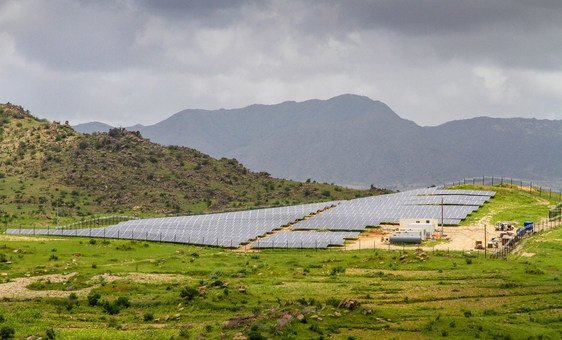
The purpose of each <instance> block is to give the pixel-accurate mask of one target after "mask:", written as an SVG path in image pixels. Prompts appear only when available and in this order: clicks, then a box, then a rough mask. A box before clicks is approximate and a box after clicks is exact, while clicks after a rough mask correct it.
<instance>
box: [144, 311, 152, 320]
mask: <svg viewBox="0 0 562 340" xmlns="http://www.w3.org/2000/svg"><path fill="white" fill-rule="evenodd" d="M152 320H154V314H152V313H150V312H146V313H144V321H152Z"/></svg>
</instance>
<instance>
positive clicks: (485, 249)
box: [484, 223, 488, 258]
mask: <svg viewBox="0 0 562 340" xmlns="http://www.w3.org/2000/svg"><path fill="white" fill-rule="evenodd" d="M487 252H488V239H487V235H486V223H484V258H486V254H487Z"/></svg>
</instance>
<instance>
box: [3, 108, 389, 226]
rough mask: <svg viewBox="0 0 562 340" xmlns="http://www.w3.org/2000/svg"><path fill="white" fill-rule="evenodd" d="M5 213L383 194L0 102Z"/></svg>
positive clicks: (12, 217)
mask: <svg viewBox="0 0 562 340" xmlns="http://www.w3.org/2000/svg"><path fill="white" fill-rule="evenodd" d="M0 123H1V126H0V165H1V167H0V169H1V170H0V204H1V205H0V209H1V211H0V216H2V220H3V222H4V224H6V225H7V224H10V225H12V226H17V225H21V224H24V225H25V224H29V223H34V222H40V223H41V224H52V223H56V222H61V221H56V220H55V218H56V211H58V216H59V217H62V218H63V221H62V222H65V221H66V222H68V221H72V220H76V219H80V218H84V217H86V216H89V215H92V214H100V213H126V214H135V215H143V216H146V215H158V214H160V215H162V214H188V213H200V212H206V211H220V210H226V209H242V208H252V207H257V206H271V205H285V204H296V203H303V202H313V201H327V200H334V199H347V198H352V197H357V196H365V195H372V194H377V193H381V192H385V191H384V190H378V189H373V190H369V191H367V190H362V191H359V190H352V189H347V188H342V187H338V186H333V185H328V184H320V183H299V182H294V181H289V180H280V179H275V178H272V177H271V176H270V175H269V174H267V173H264V172H260V173H255V172H251V171H249V170H247V169H246V168H245V167H244V166H243V165H242V164H240V163H239V162H238V161H237V160H235V159H226V158H222V159H214V158H212V157H210V156H208V155H205V154H203V153H201V152H199V151H196V150H194V149H189V148H186V147H177V146H170V147H164V146H161V145H158V144H154V143H151V142H150V141H148V140H146V139H145V138H143V137H142V136H141V135H140V134H139V133H137V132H129V131H126V130H125V129H111V130H110V131H109V132H108V133H95V134H81V133H79V132H76V131H75V130H73V129H72V128H71V127H70V126H68V125H65V124H60V123H57V122H53V123H50V122H47V121H44V120H40V119H37V118H36V117H34V116H32V115H30V114H29V112H26V111H24V110H23V109H22V108H21V107H19V106H15V105H11V104H5V105H0Z"/></svg>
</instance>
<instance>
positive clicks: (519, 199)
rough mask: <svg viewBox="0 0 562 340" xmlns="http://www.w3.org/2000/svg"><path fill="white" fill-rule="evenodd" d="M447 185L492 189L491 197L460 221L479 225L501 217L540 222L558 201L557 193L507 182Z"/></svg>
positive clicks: (521, 221) (456, 187)
mask: <svg viewBox="0 0 562 340" xmlns="http://www.w3.org/2000/svg"><path fill="white" fill-rule="evenodd" d="M450 189H466V190H486V191H495V192H496V196H495V197H493V198H492V199H490V201H488V203H486V204H484V206H482V207H481V208H480V209H478V210H477V211H476V212H474V213H472V214H471V215H470V216H468V217H467V218H466V219H465V220H464V221H462V223H461V225H478V224H480V223H482V222H486V223H491V224H495V223H497V222H500V221H510V222H516V223H517V224H518V225H519V226H522V225H523V223H524V222H525V221H531V222H539V221H541V220H543V219H545V218H547V217H548V210H549V209H550V208H551V207H552V206H554V205H556V204H557V203H559V202H560V200H559V196H558V193H556V194H554V195H549V193H548V192H546V193H545V192H542V194H539V192H538V191H536V190H531V191H529V188H524V189H520V188H519V187H518V186H514V185H510V184H502V185H494V186H482V185H472V184H470V185H469V184H467V185H460V186H455V187H451V188H450Z"/></svg>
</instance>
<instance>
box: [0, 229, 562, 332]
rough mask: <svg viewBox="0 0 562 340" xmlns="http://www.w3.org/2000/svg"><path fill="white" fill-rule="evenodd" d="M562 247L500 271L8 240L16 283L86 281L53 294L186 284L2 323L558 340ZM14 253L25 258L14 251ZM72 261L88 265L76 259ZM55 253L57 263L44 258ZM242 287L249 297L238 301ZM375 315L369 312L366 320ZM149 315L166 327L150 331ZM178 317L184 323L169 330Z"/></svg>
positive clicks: (19, 313)
mask: <svg viewBox="0 0 562 340" xmlns="http://www.w3.org/2000/svg"><path fill="white" fill-rule="evenodd" d="M561 239H562V228H558V229H556V230H553V231H550V232H548V233H545V234H542V235H539V236H536V237H534V238H532V239H529V240H527V241H526V242H525V244H524V249H523V251H525V252H532V253H534V254H535V255H534V256H533V257H530V258H529V257H519V256H518V255H511V257H510V259H509V261H503V260H490V259H488V260H484V259H483V258H482V257H481V256H480V257H477V258H471V257H467V256H465V255H463V254H461V253H436V254H429V259H427V260H422V259H419V258H417V257H416V256H415V254H414V252H407V253H406V256H405V258H404V259H403V260H400V256H401V254H400V253H393V252H385V251H377V252H374V251H373V250H361V251H353V252H344V251H337V250H333V251H314V250H267V251H262V252H260V253H248V254H244V253H235V252H231V251H224V250H221V249H214V248H201V247H193V246H184V245H173V244H158V243H150V244H144V243H138V242H130V241H118V240H112V241H110V243H109V244H101V243H100V241H98V243H96V244H95V245H92V244H89V242H88V240H87V239H58V240H52V241H42V242H29V241H17V238H16V240H14V238H7V237H6V236H0V245H3V246H2V248H1V250H0V253H2V254H5V255H6V256H7V260H8V261H11V262H13V264H0V268H1V270H2V271H3V272H5V273H7V274H8V277H10V278H15V277H22V276H25V275H26V274H30V275H32V276H35V275H41V274H46V273H69V272H78V273H79V275H78V277H77V279H75V280H73V281H72V282H71V283H69V284H67V285H60V284H59V285H50V286H51V287H53V288H55V289H57V287H58V289H64V288H65V287H67V286H74V287H87V286H88V285H89V284H88V283H87V281H88V279H89V278H91V277H92V276H93V275H95V274H102V273H107V272H110V273H113V274H122V273H129V272H141V273H176V274H180V275H183V277H184V279H183V280H182V281H181V282H180V283H164V282H160V283H158V282H156V283H152V284H146V283H143V284H141V283H136V282H132V281H129V280H121V281H116V282H114V283H109V284H106V285H104V286H101V287H98V288H96V291H97V292H99V293H100V294H101V295H102V298H103V299H107V300H114V299H116V298H117V297H119V296H127V297H129V298H130V300H131V302H132V306H131V307H130V308H127V309H125V310H122V311H121V312H120V313H119V314H117V315H114V316H110V315H108V314H106V313H104V312H103V311H102V309H101V308H100V307H90V306H88V304H87V302H86V300H85V298H84V297H83V296H81V297H79V299H78V303H77V304H76V305H75V306H74V307H73V308H72V309H71V310H70V311H69V310H68V309H66V307H65V306H66V305H65V303H66V301H68V300H67V299H35V300H30V301H11V300H10V299H7V300H6V301H3V302H1V303H0V311H1V313H2V314H3V315H4V317H5V318H6V319H7V320H6V321H5V322H4V324H6V325H11V326H13V327H14V328H15V329H16V331H17V335H18V336H20V337H21V336H27V335H30V334H41V333H42V332H44V330H45V329H46V328H48V327H54V328H55V330H56V332H57V334H58V335H59V336H62V337H63V338H92V337H102V338H107V339H110V338H111V339H116V338H122V339H127V338H131V337H135V338H137V337H158V338H164V337H166V338H169V337H171V336H176V337H178V336H179V335H180V334H183V335H186V334H187V335H189V336H191V337H196V336H197V335H199V334H207V335H208V336H209V337H211V338H217V337H219V335H221V334H226V335H227V336H233V335H234V334H236V333H238V332H241V333H244V334H249V333H250V332H251V330H252V328H253V329H254V330H257V331H258V332H259V333H262V334H263V335H269V336H280V337H281V336H283V337H288V338H317V337H319V336H320V335H321V334H322V335H324V336H330V337H334V338H346V337H348V336H355V337H357V338H396V337H397V338H435V337H438V336H442V335H449V336H452V337H457V338H474V337H477V336H479V337H483V338H498V337H499V338H502V337H510V338H528V337H539V336H544V337H545V338H551V339H555V338H558V337H559V336H560V334H561V332H562V288H561V285H560V277H561V274H562V263H561V262H560V261H559V259H560V258H562V243H561V241H560V240H561ZM15 249H22V250H23V252H19V253H14V250H15ZM53 249H54V250H56V251H53ZM76 252H80V253H81V255H82V256H80V257H75V256H73V254H74V253H76ZM520 253H521V252H520ZM51 254H56V256H57V257H58V259H56V260H48V259H49V257H50V256H51ZM92 264H96V265H95V266H94V267H95V268H93V266H92ZM334 273H335V274H334ZM216 280H220V281H222V282H228V284H229V285H228V288H226V289H225V288H213V287H211V284H212V283H213V282H215V281H216ZM201 285H206V286H207V287H208V288H207V292H206V294H205V295H204V296H197V297H196V298H195V299H194V300H193V301H192V302H189V303H185V302H183V301H182V299H181V298H180V296H179V293H180V290H181V288H182V287H184V286H192V287H199V286H201ZM48 286H49V285H48ZM238 286H244V287H246V288H247V292H246V293H240V292H238V290H237V289H236V287H238ZM70 292H71V291H68V293H70ZM344 298H352V299H357V300H358V301H360V303H361V307H359V308H358V309H356V310H353V311H346V310H345V309H342V308H338V307H336V306H335V304H337V302H339V301H340V300H342V299H344ZM179 303H183V305H182V306H181V307H183V309H181V307H180V306H179V305H178V304H179ZM306 309H309V311H310V312H309V314H308V316H307V318H306V320H307V322H306V323H302V322H298V321H293V322H291V323H290V324H289V325H288V326H287V328H285V329H283V330H279V329H278V328H277V327H276V325H277V323H278V321H277V320H278V319H280V318H281V317H282V315H283V313H284V312H285V311H287V312H291V313H297V314H298V313H301V312H304V311H305V310H306ZM367 310H372V314H366V311H367ZM147 312H150V313H153V314H154V317H155V318H159V319H160V321H150V322H145V321H144V320H143V315H144V314H145V313H147ZM336 312H337V313H339V314H340V316H335V314H336ZM176 313H177V314H179V315H180V317H179V319H178V320H176V319H174V318H172V319H169V320H165V319H166V316H174V315H176ZM254 313H257V314H258V315H259V317H258V319H257V320H255V321H253V322H252V323H251V325H248V326H240V327H235V328H234V329H223V327H222V324H223V322H224V321H226V320H228V319H229V318H231V317H234V316H237V315H243V316H247V315H252V314H254ZM313 315H318V316H320V318H321V319H322V320H315V319H313V317H312V316H313ZM108 324H110V325H111V326H110V327H109V328H106V326H107V325H108Z"/></svg>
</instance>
